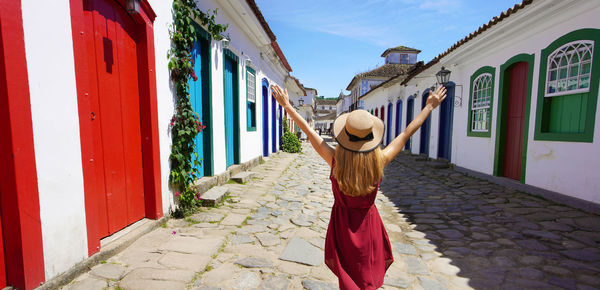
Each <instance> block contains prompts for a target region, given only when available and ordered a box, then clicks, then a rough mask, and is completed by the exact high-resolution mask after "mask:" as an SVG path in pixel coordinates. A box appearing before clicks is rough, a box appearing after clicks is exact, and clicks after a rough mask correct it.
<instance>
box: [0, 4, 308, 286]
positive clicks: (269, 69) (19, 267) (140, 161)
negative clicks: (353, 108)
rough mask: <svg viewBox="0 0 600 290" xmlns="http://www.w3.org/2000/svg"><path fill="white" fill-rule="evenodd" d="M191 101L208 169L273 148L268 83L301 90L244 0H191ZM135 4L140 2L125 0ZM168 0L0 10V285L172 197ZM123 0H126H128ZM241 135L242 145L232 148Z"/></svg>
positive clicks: (274, 109)
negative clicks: (215, 31)
mask: <svg viewBox="0 0 600 290" xmlns="http://www.w3.org/2000/svg"><path fill="white" fill-rule="evenodd" d="M196 3H197V4H198V8H199V9H200V10H202V11H208V10H209V9H210V10H213V9H217V8H218V14H217V15H216V18H215V21H216V22H217V23H221V24H229V27H228V29H227V31H226V32H225V34H226V36H227V37H228V38H229V40H228V41H218V40H215V39H213V38H212V37H211V35H210V34H209V33H208V32H207V31H205V30H204V28H203V27H202V26H201V25H200V24H197V23H196V24H193V25H195V26H196V28H197V29H196V31H197V33H198V40H197V42H196V43H195V45H194V48H193V51H192V55H193V57H194V60H195V63H194V66H195V71H196V75H197V77H198V79H197V80H190V93H191V102H192V106H193V108H194V110H195V111H196V113H198V115H199V116H200V118H201V122H202V124H203V125H205V126H206V128H205V129H204V130H203V131H202V133H201V134H199V135H198V137H197V139H196V153H198V155H199V157H200V158H201V159H202V163H201V164H200V165H197V166H198V167H197V169H198V170H199V172H200V173H201V175H204V176H210V175H217V174H221V173H223V172H226V170H227V168H228V167H229V166H231V165H233V164H238V163H244V162H248V161H251V160H255V159H257V158H259V157H260V156H261V155H262V156H267V155H270V154H272V153H274V152H277V151H278V150H279V146H280V142H281V141H280V140H281V139H280V138H281V132H282V127H281V126H282V118H281V117H282V113H281V107H279V106H278V105H277V104H276V102H275V100H274V99H273V98H272V95H271V90H270V85H271V84H278V85H279V86H282V87H284V86H285V87H286V88H288V91H292V92H294V93H296V94H300V91H301V90H299V89H298V88H293V86H294V85H293V83H291V84H290V83H289V82H288V81H286V79H287V78H289V74H290V72H291V70H292V69H291V67H290V65H289V64H288V62H287V60H286V58H285V56H284V54H283V52H282V51H281V49H280V48H279V46H278V44H277V40H276V37H275V35H274V34H273V32H272V31H271V30H270V28H269V26H268V24H267V22H266V21H265V19H264V17H263V16H262V14H261V12H260V10H259V9H258V7H257V5H256V3H255V2H254V1H253V0H246V1H242V0H236V1H220V0H208V1H196ZM131 4H138V5H131ZM172 5H173V1H172V0H139V1H137V0H136V1H134V0H85V1H84V0H57V1H37V0H11V1H2V5H1V9H0V34H1V37H0V47H2V49H0V58H1V59H2V62H1V63H2V65H1V66H0V71H1V73H0V84H1V85H0V88H1V89H2V94H0V118H2V121H1V122H0V128H1V130H0V134H2V140H3V142H1V145H0V156H1V157H0V158H1V160H2V165H3V166H2V169H0V170H1V174H2V176H3V178H2V179H1V181H0V200H1V203H0V213H1V214H0V224H1V225H2V228H1V230H0V288H4V286H7V285H11V286H14V287H15V288H18V289H33V288H35V287H37V286H39V285H40V284H41V283H43V282H44V281H48V280H50V279H53V278H54V277H56V276H57V275H60V274H61V273H64V272H65V271H67V270H68V269H70V268H71V267H73V266H74V265H75V264H77V263H79V262H81V261H83V260H85V259H87V258H88V257H90V256H92V255H94V254H95V253H97V252H98V251H100V250H102V247H103V246H104V242H103V241H106V238H107V237H109V236H111V235H114V234H115V233H118V232H119V231H121V230H122V229H124V228H125V227H128V226H130V225H132V224H137V222H138V221H140V220H144V219H158V218H161V217H162V216H163V215H165V214H168V212H169V211H170V210H172V209H173V208H174V207H175V206H176V203H175V197H174V192H172V190H171V189H170V187H169V183H168V180H169V171H170V166H169V155H170V153H171V133H170V123H171V119H172V117H173V114H174V111H175V108H174V101H173V100H174V99H175V97H174V95H173V94H174V89H173V87H172V83H171V80H170V77H169V69H168V59H167V58H166V56H167V52H168V51H169V49H170V48H171V41H170V36H169V27H171V25H172V22H173V15H172ZM125 7H127V9H126V8H125ZM241 144H244V146H241Z"/></svg>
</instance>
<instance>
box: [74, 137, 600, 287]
mask: <svg viewBox="0 0 600 290" xmlns="http://www.w3.org/2000/svg"><path fill="white" fill-rule="evenodd" d="M419 160H422V161H419ZM431 165H432V163H431V162H429V161H426V160H423V158H420V157H418V156H411V155H408V154H400V155H399V156H398V157H397V159H396V160H395V161H394V162H392V164H391V165H390V166H388V168H387V169H386V172H385V177H384V182H383V183H382V185H381V188H380V190H381V193H382V194H380V195H379V196H378V198H377V201H376V204H377V207H378V208H379V211H380V214H381V216H382V218H383V220H384V224H385V226H386V228H387V230H388V234H389V237H390V240H391V242H392V248H393V250H394V259H395V262H394V263H393V264H392V266H391V267H390V269H389V270H388V272H387V276H386V282H385V285H384V287H383V288H384V289H396V287H397V288H402V289H404V288H406V289H470V288H474V289H497V288H502V289H524V288H544V289H551V288H566V289H594V288H598V287H600V278H599V274H600V250H599V249H598V248H599V247H598V244H599V242H600V217H599V216H596V215H591V214H587V213H585V212H582V211H579V210H576V209H573V208H569V207H566V206H561V205H558V204H555V203H553V202H550V201H547V200H543V199H540V198H537V197H533V196H530V195H527V194H524V193H520V192H516V191H514V190H511V189H507V188H505V187H502V186H499V185H495V184H492V183H490V182H488V181H483V180H479V179H475V178H472V177H468V176H465V175H463V174H461V173H458V172H456V171H454V170H453V169H450V168H446V169H435V168H434V167H432V166H431ZM252 171H254V172H256V173H257V177H256V178H254V179H253V180H251V181H249V182H248V183H247V184H226V185H225V186H227V187H229V188H230V193H231V194H230V197H231V198H230V199H229V200H227V201H226V202H225V203H224V204H223V205H222V206H220V207H218V208H211V209H205V210H204V211H202V212H200V213H197V214H195V215H194V216H191V217H190V218H187V219H182V220H176V219H171V220H169V221H168V222H167V223H166V224H165V225H164V227H160V228H158V229H156V230H154V231H153V232H151V233H149V234H147V235H145V236H143V237H142V238H140V239H139V240H137V241H136V242H134V243H133V244H132V245H131V246H130V247H128V248H127V249H126V250H124V251H123V252H121V253H119V254H118V255H116V256H114V257H112V258H110V259H109V260H107V261H106V262H105V263H102V264H100V265H98V266H95V267H94V268H92V269H91V271H90V272H88V273H85V274H83V275H81V276H80V277H78V278H77V279H75V280H74V281H73V282H72V283H71V284H69V285H68V286H67V287H65V289H103V288H105V287H110V288H113V289H114V288H116V287H117V286H118V287H120V288H122V289H186V288H189V289H218V288H221V289H255V288H258V289H303V288H306V289H337V278H336V277H335V276H334V275H333V274H332V273H331V272H330V271H329V270H328V269H327V267H326V266H325V264H324V263H323V247H324V242H325V241H324V238H325V233H326V229H327V224H328V221H329V215H330V210H331V207H332V205H333V195H332V193H331V184H330V181H329V178H328V176H329V167H328V165H327V164H326V163H325V162H324V161H322V160H321V159H320V158H319V157H318V155H317V154H316V152H315V151H314V150H313V149H312V147H310V145H309V144H308V143H304V144H303V153H302V154H295V155H294V154H286V153H281V154H278V155H276V156H274V157H271V158H270V159H269V160H268V161H267V162H266V163H265V164H261V165H259V166H258V167H256V168H253V169H252Z"/></svg>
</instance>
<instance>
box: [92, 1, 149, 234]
mask: <svg viewBox="0 0 600 290" xmlns="http://www.w3.org/2000/svg"><path fill="white" fill-rule="evenodd" d="M84 10H85V11H84V15H85V20H86V22H85V25H86V30H87V31H88V33H86V34H85V35H84V37H86V45H87V52H88V53H87V55H88V64H89V68H90V69H89V74H90V76H89V79H90V80H93V81H91V82H90V86H91V90H90V103H91V109H92V112H91V116H90V119H91V122H92V131H93V134H94V156H95V158H94V163H95V165H94V168H95V170H96V181H97V187H96V191H95V192H93V193H90V194H92V195H96V196H94V197H91V198H93V199H94V200H96V201H97V202H98V207H99V211H98V215H99V224H100V226H99V227H100V234H101V235H100V236H101V237H104V236H108V235H110V234H112V233H114V232H116V231H118V230H120V229H122V228H124V227H125V226H127V225H129V224H131V223H133V222H135V221H137V220H139V219H141V218H143V217H144V216H145V208H144V185H143V178H142V176H143V175H142V174H143V170H142V143H141V130H140V95H139V88H138V82H139V79H138V63H137V58H138V57H137V43H136V28H135V26H134V22H133V20H132V19H131V18H130V16H129V15H128V14H127V13H126V12H125V10H124V9H123V8H122V7H121V6H120V5H119V4H118V3H117V2H116V1H113V0H89V1H86V2H85V5H84ZM86 198H87V197H86Z"/></svg>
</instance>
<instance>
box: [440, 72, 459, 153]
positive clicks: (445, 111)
mask: <svg viewBox="0 0 600 290" xmlns="http://www.w3.org/2000/svg"><path fill="white" fill-rule="evenodd" d="M454 87H455V86H454V83H453V82H449V83H448V84H446V89H447V91H446V99H445V100H444V101H443V102H442V103H441V104H440V135H439V138H438V158H444V159H446V160H448V161H450V154H451V152H452V122H453V119H454Z"/></svg>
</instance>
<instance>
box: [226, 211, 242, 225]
mask: <svg viewBox="0 0 600 290" xmlns="http://www.w3.org/2000/svg"><path fill="white" fill-rule="evenodd" d="M247 217H248V215H243V214H235V213H231V214H229V215H227V216H226V217H225V218H224V219H223V220H222V221H221V225H223V226H240V225H242V223H244V221H245V220H246V218H247Z"/></svg>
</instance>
